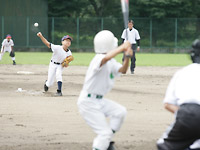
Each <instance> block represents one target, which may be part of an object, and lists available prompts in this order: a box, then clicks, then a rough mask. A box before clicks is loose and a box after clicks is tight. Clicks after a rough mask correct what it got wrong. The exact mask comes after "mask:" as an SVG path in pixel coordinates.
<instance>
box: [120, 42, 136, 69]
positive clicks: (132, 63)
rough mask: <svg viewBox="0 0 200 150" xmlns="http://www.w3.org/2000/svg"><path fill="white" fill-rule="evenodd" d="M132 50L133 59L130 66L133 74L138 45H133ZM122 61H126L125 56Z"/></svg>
mask: <svg viewBox="0 0 200 150" xmlns="http://www.w3.org/2000/svg"><path fill="white" fill-rule="evenodd" d="M132 50H133V56H132V57H131V66H130V70H131V72H134V70H135V66H136V65H135V62H136V57H135V53H136V44H132ZM122 61H124V55H123V58H122Z"/></svg>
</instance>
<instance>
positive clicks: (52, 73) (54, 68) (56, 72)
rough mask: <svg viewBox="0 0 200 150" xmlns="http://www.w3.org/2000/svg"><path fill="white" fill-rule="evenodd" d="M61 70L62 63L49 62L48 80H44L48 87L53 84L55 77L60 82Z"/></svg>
mask: <svg viewBox="0 0 200 150" xmlns="http://www.w3.org/2000/svg"><path fill="white" fill-rule="evenodd" d="M62 72H63V67H62V65H57V64H54V63H53V62H50V64H49V70H48V80H47V82H46V86H48V87H50V86H52V85H53V83H54V81H55V78H56V80H57V82H58V81H61V82H62Z"/></svg>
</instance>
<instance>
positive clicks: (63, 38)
mask: <svg viewBox="0 0 200 150" xmlns="http://www.w3.org/2000/svg"><path fill="white" fill-rule="evenodd" d="M66 39H70V40H71V41H72V40H73V39H72V37H70V36H69V35H65V36H63V37H62V41H64V40H66Z"/></svg>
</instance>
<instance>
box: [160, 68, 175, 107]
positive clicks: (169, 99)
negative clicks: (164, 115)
mask: <svg viewBox="0 0 200 150" xmlns="http://www.w3.org/2000/svg"><path fill="white" fill-rule="evenodd" d="M178 76H179V72H177V73H175V75H174V76H173V77H172V79H171V81H170V83H169V85H168V87H167V91H166V94H165V98H164V100H163V102H164V103H169V104H173V105H178V103H177V102H178V98H177V97H176V95H175V87H176V80H177V78H178Z"/></svg>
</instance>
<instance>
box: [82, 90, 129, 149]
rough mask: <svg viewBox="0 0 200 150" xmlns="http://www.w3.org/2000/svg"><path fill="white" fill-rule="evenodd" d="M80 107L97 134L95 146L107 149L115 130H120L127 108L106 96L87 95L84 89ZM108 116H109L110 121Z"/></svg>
mask: <svg viewBox="0 0 200 150" xmlns="http://www.w3.org/2000/svg"><path fill="white" fill-rule="evenodd" d="M78 107H79V111H80V114H81V115H82V116H83V118H84V120H85V121H86V122H87V124H88V125H89V126H90V127H91V128H92V129H93V130H94V132H95V133H96V134H97V137H96V138H95V139H94V141H93V148H96V149H98V150H107V148H108V146H109V143H110V141H111V138H112V136H113V130H114V131H118V130H119V129H120V127H121V125H122V123H123V121H124V118H125V116H126V113H127V111H126V108H125V107H123V106H121V105H120V104H118V103H116V102H113V101H111V100H109V99H106V98H102V99H97V98H96V97H95V96H91V97H87V93H86V92H83V91H82V92H81V95H80V97H79V100H78ZM106 117H109V119H110V121H109V123H108V122H107V120H106Z"/></svg>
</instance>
